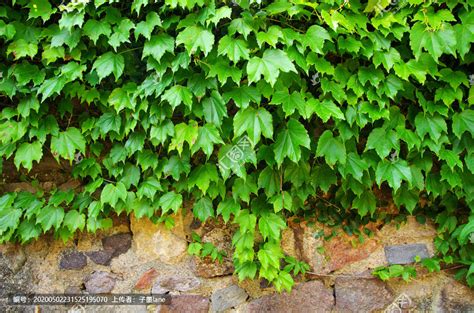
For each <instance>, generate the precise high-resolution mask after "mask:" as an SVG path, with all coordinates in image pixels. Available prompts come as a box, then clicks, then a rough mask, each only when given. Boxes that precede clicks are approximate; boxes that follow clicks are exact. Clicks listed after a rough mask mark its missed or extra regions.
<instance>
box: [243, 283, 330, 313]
mask: <svg viewBox="0 0 474 313" xmlns="http://www.w3.org/2000/svg"><path fill="white" fill-rule="evenodd" d="M333 307H334V296H333V293H332V289H331V288H327V287H326V286H324V284H323V283H322V282H320V281H318V280H313V281H309V282H306V283H302V284H299V285H297V286H295V287H294V289H293V290H292V291H291V293H290V294H288V293H286V292H285V293H282V294H273V295H269V296H263V297H261V298H259V299H256V300H253V301H252V302H250V303H249V304H247V305H246V306H245V307H244V308H243V312H248V313H253V312H255V313H260V312H272V313H293V312H294V313H300V312H330V311H331V310H332V309H333Z"/></svg>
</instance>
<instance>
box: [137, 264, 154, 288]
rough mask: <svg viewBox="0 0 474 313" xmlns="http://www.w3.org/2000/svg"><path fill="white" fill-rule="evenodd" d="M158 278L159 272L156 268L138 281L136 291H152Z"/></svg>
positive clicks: (144, 274)
mask: <svg viewBox="0 0 474 313" xmlns="http://www.w3.org/2000/svg"><path fill="white" fill-rule="evenodd" d="M156 277H158V272H157V271H156V270H155V269H154V268H151V269H149V270H148V271H146V272H145V273H143V274H142V276H141V277H140V278H139V279H138V281H137V283H136V284H135V289H138V290H141V289H150V288H151V285H153V282H154V281H155V279H156Z"/></svg>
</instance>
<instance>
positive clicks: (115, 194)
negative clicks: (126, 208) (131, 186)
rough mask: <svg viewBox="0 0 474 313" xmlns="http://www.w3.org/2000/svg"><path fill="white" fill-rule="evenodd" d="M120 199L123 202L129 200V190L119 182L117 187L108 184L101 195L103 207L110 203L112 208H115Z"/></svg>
mask: <svg viewBox="0 0 474 313" xmlns="http://www.w3.org/2000/svg"><path fill="white" fill-rule="evenodd" d="M119 199H122V200H123V201H126V200H127V188H126V187H125V185H124V184H123V183H121V182H118V183H117V184H116V185H114V184H107V185H106V186H105V187H104V189H102V192H101V194H100V203H101V204H102V205H104V204H106V203H108V204H110V205H111V206H112V207H115V205H116V204H117V202H118V201H119Z"/></svg>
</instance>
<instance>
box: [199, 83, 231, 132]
mask: <svg viewBox="0 0 474 313" xmlns="http://www.w3.org/2000/svg"><path fill="white" fill-rule="evenodd" d="M202 106H203V109H204V118H205V119H206V121H207V122H208V123H213V124H215V125H216V126H218V127H220V126H221V124H222V119H223V118H224V117H227V108H226V105H225V103H224V99H222V97H221V95H220V94H219V93H218V92H217V91H216V90H213V91H212V93H211V96H210V97H209V98H206V99H204V101H203V103H202Z"/></svg>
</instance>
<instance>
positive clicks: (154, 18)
mask: <svg viewBox="0 0 474 313" xmlns="http://www.w3.org/2000/svg"><path fill="white" fill-rule="evenodd" d="M161 25H162V24H161V19H160V16H159V15H158V14H157V13H156V12H149V13H148V14H147V15H146V20H145V21H141V22H140V23H138V24H137V26H136V27H135V39H138V37H139V36H140V35H142V36H143V37H145V38H146V39H148V40H150V38H151V33H152V32H153V29H154V28H155V27H156V26H161ZM173 41H174V40H173Z"/></svg>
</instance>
